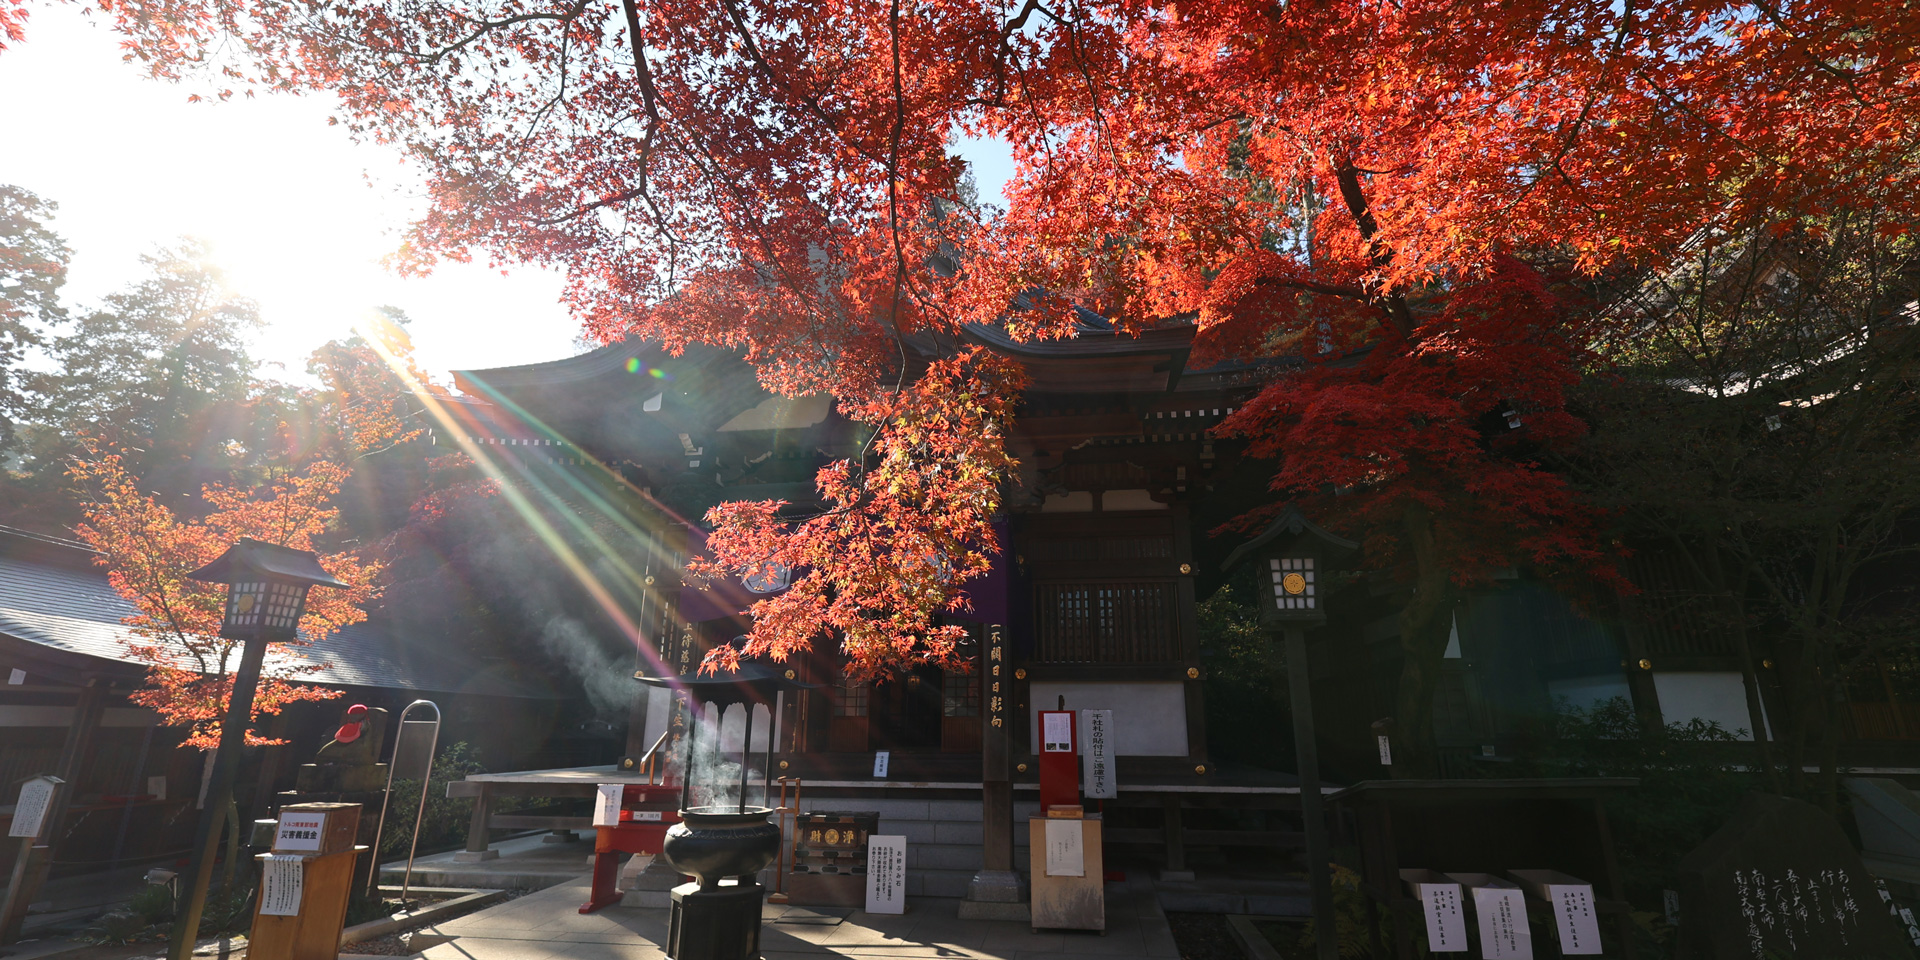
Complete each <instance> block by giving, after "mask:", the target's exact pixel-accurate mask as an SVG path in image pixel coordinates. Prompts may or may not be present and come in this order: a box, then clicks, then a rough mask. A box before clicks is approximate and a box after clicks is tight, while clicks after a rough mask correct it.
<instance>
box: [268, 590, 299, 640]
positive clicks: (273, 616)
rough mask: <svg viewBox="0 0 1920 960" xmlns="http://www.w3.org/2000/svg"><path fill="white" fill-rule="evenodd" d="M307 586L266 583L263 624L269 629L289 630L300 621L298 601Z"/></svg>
mask: <svg viewBox="0 0 1920 960" xmlns="http://www.w3.org/2000/svg"><path fill="white" fill-rule="evenodd" d="M306 594H307V587H306V585H305V584H300V583H280V582H272V583H269V584H267V609H266V613H265V619H264V625H265V626H266V628H267V629H269V630H275V631H291V630H293V629H294V628H295V627H296V626H297V625H299V623H300V601H302V600H304V599H306Z"/></svg>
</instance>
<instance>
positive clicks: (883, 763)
mask: <svg viewBox="0 0 1920 960" xmlns="http://www.w3.org/2000/svg"><path fill="white" fill-rule="evenodd" d="M892 760H893V751H891V750H882V751H880V752H879V753H876V754H874V755H873V775H874V776H876V777H884V776H886V775H887V767H889V766H891V765H892V763H891V761H892Z"/></svg>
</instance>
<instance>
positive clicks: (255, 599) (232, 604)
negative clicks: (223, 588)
mask: <svg viewBox="0 0 1920 960" xmlns="http://www.w3.org/2000/svg"><path fill="white" fill-rule="evenodd" d="M266 609H267V585H266V583H265V582H263V581H259V580H249V581H246V582H242V583H235V584H232V585H230V586H229V587H228V588H227V613H226V621H227V623H226V625H227V628H228V629H241V630H253V629H257V628H258V627H259V626H260V622H261V617H262V616H263V615H264V614H265V613H266Z"/></svg>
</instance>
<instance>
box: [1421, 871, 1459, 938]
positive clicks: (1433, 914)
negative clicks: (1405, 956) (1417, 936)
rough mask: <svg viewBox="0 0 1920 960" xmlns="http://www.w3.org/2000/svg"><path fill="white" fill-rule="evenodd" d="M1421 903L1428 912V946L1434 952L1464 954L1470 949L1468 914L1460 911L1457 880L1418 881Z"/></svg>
mask: <svg viewBox="0 0 1920 960" xmlns="http://www.w3.org/2000/svg"><path fill="white" fill-rule="evenodd" d="M1414 886H1415V887H1417V888H1418V889H1419V891H1420V906H1421V907H1422V908H1423V910H1424V912H1425V913H1426V915H1427V949H1428V950H1429V951H1431V952H1433V953H1461V952H1464V951H1465V950H1466V949H1467V917H1466V914H1464V913H1462V912H1461V910H1460V885H1459V884H1457V883H1418V884H1414Z"/></svg>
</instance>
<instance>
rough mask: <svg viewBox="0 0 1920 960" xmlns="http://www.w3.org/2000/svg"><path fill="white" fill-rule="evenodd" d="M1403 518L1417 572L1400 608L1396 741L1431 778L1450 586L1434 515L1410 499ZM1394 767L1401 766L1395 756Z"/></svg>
mask: <svg viewBox="0 0 1920 960" xmlns="http://www.w3.org/2000/svg"><path fill="white" fill-rule="evenodd" d="M1401 521H1402V523H1403V525H1404V527H1405V530H1406V535H1407V543H1408V545H1409V546H1410V547H1411V548H1412V549H1413V556H1414V563H1415V575H1414V593H1413V597H1412V598H1411V599H1409V600H1408V601H1407V605H1406V606H1404V607H1402V608H1401V609H1400V653H1401V659H1400V686H1399V690H1398V691H1397V693H1396V696H1395V698H1394V723H1395V725H1396V727H1397V728H1398V731H1399V734H1400V736H1399V742H1398V743H1396V744H1395V746H1396V747H1398V748H1399V751H1400V752H1401V753H1404V754H1405V756H1406V760H1405V762H1404V764H1405V769H1406V770H1407V772H1408V773H1409V775H1411V776H1414V777H1435V776H1438V775H1439V773H1440V758H1439V753H1438V751H1437V749H1436V745H1435V743H1434V739H1433V695H1434V691H1435V690H1436V689H1437V688H1438V687H1439V683H1440V661H1441V660H1442V658H1444V657H1445V656H1446V652H1447V636H1448V633H1449V632H1450V628H1451V627H1452V625H1453V622H1452V617H1451V614H1452V613H1453V585H1452V583H1451V582H1450V581H1449V580H1448V579H1447V573H1446V570H1445V568H1444V567H1443V566H1442V565H1441V563H1440V557H1439V550H1438V548H1437V546H1436V545H1435V543H1434V536H1433V517H1432V515H1431V514H1430V513H1429V512H1428V511H1427V508H1426V507H1424V506H1421V505H1420V504H1417V503H1416V504H1408V505H1407V506H1406V508H1405V509H1404V510H1403V511H1402V513H1401ZM1394 766H1396V767H1400V766H1402V760H1401V759H1400V756H1399V755H1396V756H1395V757H1394Z"/></svg>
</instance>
